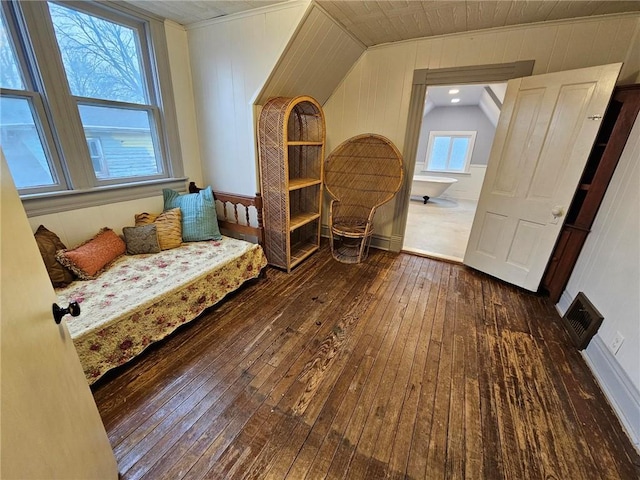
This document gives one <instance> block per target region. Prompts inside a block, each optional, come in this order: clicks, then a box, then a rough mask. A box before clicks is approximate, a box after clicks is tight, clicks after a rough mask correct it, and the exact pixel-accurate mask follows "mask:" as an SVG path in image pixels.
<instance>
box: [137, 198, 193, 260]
mask: <svg viewBox="0 0 640 480" xmlns="http://www.w3.org/2000/svg"><path fill="white" fill-rule="evenodd" d="M135 220H136V227H139V226H141V225H149V224H150V223H153V224H155V226H156V231H157V232H158V243H160V250H169V249H171V248H176V247H179V246H180V245H181V244H182V214H181V212H180V209H179V208H172V209H171V210H167V211H165V212H162V213H146V212H145V213H139V214H137V215H136V216H135Z"/></svg>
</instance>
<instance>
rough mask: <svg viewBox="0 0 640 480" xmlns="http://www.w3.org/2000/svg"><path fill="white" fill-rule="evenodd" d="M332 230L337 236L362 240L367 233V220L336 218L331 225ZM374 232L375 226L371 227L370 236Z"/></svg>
mask: <svg viewBox="0 0 640 480" xmlns="http://www.w3.org/2000/svg"><path fill="white" fill-rule="evenodd" d="M331 230H332V231H333V233H334V234H336V235H342V236H344V237H353V238H361V237H364V236H365V232H367V220H366V219H363V218H354V217H340V218H334V219H333V223H332V224H331ZM372 232H373V225H370V227H369V231H368V234H369V235H371V233H372Z"/></svg>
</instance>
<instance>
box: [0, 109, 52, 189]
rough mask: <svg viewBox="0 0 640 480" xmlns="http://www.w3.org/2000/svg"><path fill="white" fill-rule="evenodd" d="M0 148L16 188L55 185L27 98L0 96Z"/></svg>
mask: <svg viewBox="0 0 640 480" xmlns="http://www.w3.org/2000/svg"><path fill="white" fill-rule="evenodd" d="M0 134H1V137H0V138H1V142H2V150H3V152H4V155H5V158H6V159H7V164H8V165H9V170H11V175H12V176H13V181H14V182H15V184H16V187H17V188H33V187H42V186H48V185H54V184H55V183H56V182H55V180H54V176H53V174H52V170H51V166H50V165H49V162H48V161H47V156H46V154H45V151H44V148H43V146H42V140H41V138H40V133H39V131H38V128H37V127H36V123H35V121H34V115H33V111H32V109H31V105H30V102H29V100H27V99H25V98H9V97H0Z"/></svg>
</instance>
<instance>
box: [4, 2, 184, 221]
mask: <svg viewBox="0 0 640 480" xmlns="http://www.w3.org/2000/svg"><path fill="white" fill-rule="evenodd" d="M56 3H59V4H61V5H64V6H68V7H70V8H74V9H76V10H80V11H82V12H84V13H88V14H90V15H95V16H98V17H101V18H104V19H106V20H109V21H115V22H117V23H120V24H123V25H126V26H127V27H130V28H134V29H135V30H137V32H138V34H139V40H140V44H141V50H142V55H143V59H142V62H143V72H142V74H143V75H144V77H145V80H146V83H147V88H148V97H149V102H150V103H151V105H137V104H128V103H124V102H108V101H104V100H98V99H93V98H91V99H87V98H82V97H75V96H73V95H71V93H70V90H69V86H68V83H67V79H66V72H65V70H64V65H63V64H62V59H61V57H60V52H59V50H58V47H57V39H56V37H55V32H54V28H53V24H52V23H51V18H50V15H49V9H48V6H47V4H46V2H28V1H25V2H23V1H16V0H10V1H7V2H5V1H3V2H2V6H1V7H0V8H2V9H3V11H4V14H5V17H6V18H7V22H8V23H9V24H10V25H9V26H8V29H9V34H10V35H11V37H12V40H13V42H14V44H16V50H18V60H19V62H20V65H21V67H22V69H23V72H24V73H25V75H24V76H27V77H31V78H27V79H25V81H26V82H27V85H26V88H28V89H29V90H28V91H27V92H25V91H17V90H8V89H1V90H0V93H1V94H2V95H3V96H14V97H22V98H28V99H29V100H30V102H31V104H32V106H33V110H34V113H35V115H34V116H35V117H37V118H35V121H36V124H37V126H38V127H39V128H40V129H41V132H43V144H44V145H43V147H44V148H45V152H46V153H47V154H49V155H50V157H49V161H50V162H51V163H52V165H53V168H52V170H53V172H52V173H53V175H54V178H55V180H56V181H57V183H56V185H54V186H48V187H46V188H37V189H24V190H20V191H19V193H20V197H21V199H22V202H23V205H24V207H25V210H26V211H27V215H29V216H35V215H42V214H47V213H55V212H60V211H66V210H73V209H77V208H83V207H88V206H95V205H103V204H108V203H114V202H120V201H125V200H132V199H136V198H145V197H149V196H153V195H156V194H160V193H161V191H162V189H163V188H172V189H175V190H178V191H184V190H185V184H186V182H185V180H186V178H185V177H184V168H183V164H182V156H181V151H180V143H179V137H178V128H177V116H176V112H175V103H174V99H173V91H172V88H171V76H170V70H169V58H168V49H167V44H166V37H165V30H164V23H163V21H162V19H160V18H157V17H154V16H151V15H147V14H144V13H142V12H141V11H139V10H137V9H135V8H134V7H128V6H124V5H122V4H117V5H116V4H111V3H110V4H106V3H103V2H93V1H87V2H65V1H58V2H56ZM78 105H97V106H114V107H117V106H121V107H125V108H134V109H138V110H143V111H147V112H148V113H149V118H150V124H151V129H152V133H153V135H152V136H153V138H154V143H155V148H156V152H157V157H156V158H157V159H158V161H159V162H161V166H162V174H159V175H155V176H149V177H145V178H144V179H140V178H125V179H109V180H105V179H102V178H99V177H98V176H97V175H96V174H95V172H94V170H93V167H92V164H91V154H90V152H89V146H88V142H87V138H86V136H85V132H84V129H83V127H82V123H81V120H80V114H79V110H78Z"/></svg>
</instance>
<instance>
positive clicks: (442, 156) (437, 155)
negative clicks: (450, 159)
mask: <svg viewBox="0 0 640 480" xmlns="http://www.w3.org/2000/svg"><path fill="white" fill-rule="evenodd" d="M450 141H451V137H435V138H434V139H433V149H432V150H431V158H430V159H429V168H430V169H431V170H446V168H447V156H448V155H449V142H450Z"/></svg>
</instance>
